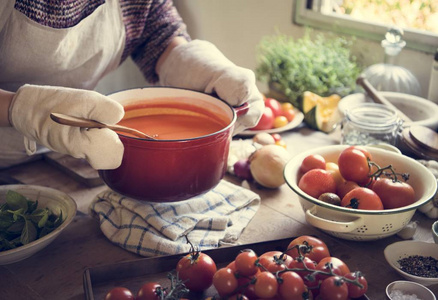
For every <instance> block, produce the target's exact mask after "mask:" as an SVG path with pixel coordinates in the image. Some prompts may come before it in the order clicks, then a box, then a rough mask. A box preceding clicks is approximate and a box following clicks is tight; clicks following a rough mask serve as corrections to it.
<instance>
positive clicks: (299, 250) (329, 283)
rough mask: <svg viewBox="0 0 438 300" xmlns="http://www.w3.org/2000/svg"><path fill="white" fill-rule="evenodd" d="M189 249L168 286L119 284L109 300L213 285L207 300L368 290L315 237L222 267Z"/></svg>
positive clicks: (179, 295) (350, 294) (143, 299)
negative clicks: (133, 288) (213, 292)
mask: <svg viewBox="0 0 438 300" xmlns="http://www.w3.org/2000/svg"><path fill="white" fill-rule="evenodd" d="M191 249H192V250H191V252H190V253H189V254H188V255H186V256H184V257H182V258H181V259H180V260H179V262H178V264H177V266H176V274H177V275H173V274H172V273H169V279H171V286H170V288H164V287H162V286H161V285H160V284H158V283H156V282H147V283H145V284H143V285H142V286H141V288H140V289H139V290H138V292H137V295H136V296H134V295H133V293H132V292H131V291H130V290H128V289H127V288H124V287H116V288H114V289H112V290H111V291H109V293H108V294H107V295H106V298H105V300H175V299H185V298H184V297H187V295H188V293H189V291H190V292H195V293H198V295H202V293H203V292H204V291H205V290H207V289H208V288H210V287H211V286H214V288H215V289H216V291H217V295H216V296H214V297H209V298H207V299H206V300H213V299H218V300H219V299H236V300H237V299H238V300H252V299H278V300H282V299H285V300H286V299H288V300H295V299H297V300H301V299H320V300H333V299H337V300H343V299H351V298H359V297H361V296H362V295H364V294H365V293H366V291H367V289H368V283H367V280H366V279H365V277H364V276H363V275H362V274H361V273H360V272H358V271H357V272H351V271H350V269H349V267H348V266H347V264H346V263H344V262H343V261H342V260H340V259H339V258H336V257H333V256H331V255H330V251H329V249H328V247H327V245H326V244H325V243H324V242H323V241H322V240H320V239H318V238H316V237H313V236H307V235H303V236H300V237H297V238H295V239H293V240H292V241H291V242H290V243H289V245H288V247H287V249H286V250H285V251H283V252H282V251H277V250H270V251H266V252H264V253H262V254H261V255H257V254H256V253H255V252H254V251H253V250H251V249H246V250H243V251H241V252H239V253H238V254H237V255H236V257H235V258H234V260H233V261H231V262H230V263H228V265H226V266H225V267H222V268H219V269H217V267H216V264H215V262H214V261H213V260H212V259H211V257H210V256H208V255H207V254H205V253H202V252H200V251H197V250H195V249H194V248H193V246H192V248H191Z"/></svg>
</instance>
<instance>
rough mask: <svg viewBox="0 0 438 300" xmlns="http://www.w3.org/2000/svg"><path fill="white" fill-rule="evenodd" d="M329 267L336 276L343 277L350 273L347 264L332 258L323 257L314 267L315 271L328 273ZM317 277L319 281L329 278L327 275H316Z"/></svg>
mask: <svg viewBox="0 0 438 300" xmlns="http://www.w3.org/2000/svg"><path fill="white" fill-rule="evenodd" d="M329 266H331V268H332V271H333V273H334V274H336V275H338V276H344V275H345V274H348V273H350V268H348V266H347V264H346V263H345V262H343V261H342V260H340V259H339V258H337V257H334V256H329V257H324V258H323V259H321V260H320V262H319V263H318V264H317V265H316V270H319V271H323V272H329V271H330V267H329ZM317 277H318V278H320V279H324V278H327V277H329V275H325V274H318V275H317Z"/></svg>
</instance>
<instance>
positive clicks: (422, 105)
mask: <svg viewBox="0 0 438 300" xmlns="http://www.w3.org/2000/svg"><path fill="white" fill-rule="evenodd" d="M379 94H381V95H382V96H384V97H385V98H386V99H387V100H388V101H389V102H391V103H392V104H393V105H394V106H396V107H397V108H398V109H399V110H401V111H402V112H403V113H405V114H406V115H407V116H408V117H409V118H411V120H412V121H413V122H412V123H410V124H409V123H406V124H404V125H405V126H410V125H420V126H425V127H429V128H431V129H433V130H436V129H438V118H437V117H436V116H437V115H438V105H437V104H435V103H434V102H432V101H430V100H427V99H425V98H421V97H417V96H413V95H408V94H403V93H395V92H379ZM365 102H372V101H371V99H370V98H369V97H367V96H366V95H365V94H362V93H356V94H351V95H348V96H346V97H344V98H342V99H341V101H339V104H338V109H339V112H340V114H341V115H343V116H345V112H346V111H347V110H348V109H350V108H352V107H355V106H357V105H359V104H362V103H365Z"/></svg>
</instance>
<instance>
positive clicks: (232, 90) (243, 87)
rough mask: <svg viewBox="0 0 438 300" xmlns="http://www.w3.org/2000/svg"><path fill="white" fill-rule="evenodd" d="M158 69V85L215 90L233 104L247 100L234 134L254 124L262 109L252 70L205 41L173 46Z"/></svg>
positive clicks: (210, 91) (208, 91)
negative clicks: (246, 107)
mask: <svg viewBox="0 0 438 300" xmlns="http://www.w3.org/2000/svg"><path fill="white" fill-rule="evenodd" d="M158 72H159V74H158V76H159V78H160V84H161V85H164V86H173V87H180V88H186V89H191V90H197V91H202V92H205V93H207V94H211V93H216V94H217V95H218V97H219V98H220V99H222V100H224V101H226V102H227V103H229V104H230V105H232V106H240V105H242V104H244V103H245V102H248V104H249V111H248V112H247V113H246V114H244V115H242V116H240V117H239V118H238V120H237V124H236V126H235V129H234V134H236V133H239V132H241V131H243V130H244V129H246V128H251V127H254V126H255V125H256V124H257V122H258V121H259V119H260V117H261V115H262V113H263V109H264V102H263V96H262V94H261V93H260V92H259V90H258V88H257V86H256V79H255V75H254V72H253V71H251V70H249V69H245V68H242V67H238V66H236V65H235V64H234V63H232V62H231V61H230V60H228V59H227V58H226V57H225V56H224V55H223V54H222V53H221V52H220V51H219V49H217V48H216V46H214V45H213V44H211V43H209V42H207V41H201V40H193V41H191V42H188V43H186V44H182V45H178V46H176V47H175V48H174V49H172V51H171V52H170V54H169V56H168V57H167V59H166V60H165V61H164V62H163V64H162V65H161V67H160V69H159V70H158Z"/></svg>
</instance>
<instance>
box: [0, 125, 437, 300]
mask: <svg viewBox="0 0 438 300" xmlns="http://www.w3.org/2000/svg"><path fill="white" fill-rule="evenodd" d="M282 136H283V139H284V140H285V141H286V143H287V147H288V151H290V152H291V153H292V154H295V153H299V152H301V151H303V150H306V149H310V148H312V147H316V146H323V145H328V144H337V143H338V139H337V138H336V135H334V136H331V135H326V134H323V133H317V132H313V131H311V130H309V129H307V128H305V127H303V128H299V129H296V130H294V131H291V132H288V133H284V134H282ZM2 174H3V175H7V176H11V177H13V178H14V179H16V180H19V181H21V182H22V183H24V184H35V185H42V186H47V187H51V188H55V189H58V190H60V191H63V192H65V193H67V194H69V195H70V196H71V197H72V198H73V199H75V201H76V202H77V204H78V213H77V215H76V217H75V219H74V221H73V222H72V223H71V224H70V225H69V226H68V227H67V228H66V229H65V231H64V232H63V233H62V234H61V235H60V236H59V237H58V238H57V239H56V240H55V241H54V242H53V243H52V244H50V245H49V246H48V247H47V248H45V249H43V250H42V251H40V252H38V253H37V254H35V255H34V256H32V257H30V258H28V259H25V260H23V261H21V262H17V263H13V264H9V265H3V266H0V274H1V275H0V276H1V277H0V299H17V300H19V299H56V300H59V299H84V288H83V274H84V271H85V269H87V268H90V267H95V266H99V265H104V264H111V263H117V262H122V261H129V260H133V259H139V258H141V257H140V256H138V255H136V254H134V253H131V252H128V251H126V250H124V249H122V248H120V247H118V246H116V245H114V244H112V243H111V242H110V241H109V240H108V239H107V238H106V237H105V236H104V235H103V234H102V232H101V230H100V228H99V222H98V220H97V219H94V218H93V217H91V216H90V215H89V214H88V205H89V204H90V203H91V201H92V199H93V198H94V196H95V195H97V194H98V193H99V192H101V191H103V190H105V189H107V187H106V186H104V185H98V186H95V187H88V186H86V185H85V184H84V183H82V182H80V181H78V180H75V179H74V178H72V176H71V175H69V174H67V173H66V172H63V171H62V170H60V169H58V168H56V167H54V166H53V165H52V164H50V163H48V162H47V161H46V160H38V161H35V162H32V163H27V164H24V165H20V166H17V167H14V168H11V169H7V170H4V171H1V172H0V175H2ZM226 180H229V181H231V182H233V183H236V184H240V181H239V180H237V179H236V178H235V177H232V176H226ZM250 188H251V189H252V190H253V191H255V192H256V193H258V194H259V195H260V196H261V199H262V202H261V206H260V208H259V210H258V211H257V213H256V215H255V217H254V218H253V219H252V220H251V222H250V223H249V224H248V226H247V227H246V228H245V230H244V231H243V232H242V235H241V236H240V238H239V241H238V242H239V243H240V244H249V243H255V242H261V241H266V240H275V239H282V238H288V237H294V236H300V235H304V234H310V235H315V236H318V237H319V238H321V239H322V240H323V241H325V242H326V244H327V245H328V247H329V249H330V251H331V253H332V255H333V256H336V257H339V258H340V259H342V260H344V261H345V262H346V263H347V264H348V265H349V267H350V269H351V270H360V271H361V272H362V273H364V274H365V276H366V278H367V280H368V284H369V290H368V292H367V295H368V297H369V298H370V299H386V296H385V288H386V286H387V285H388V284H389V283H390V282H392V281H395V280H402V279H403V278H402V277H400V276H399V275H398V274H397V273H396V272H395V271H394V270H393V269H392V268H391V267H390V266H389V265H388V264H387V262H386V260H385V258H384V255H383V250H384V248H385V247H386V246H387V245H389V244H391V243H393V242H397V241H401V240H402V239H401V238H399V237H398V236H396V235H395V236H391V237H388V238H385V239H382V240H377V241H368V242H362V241H348V240H343V239H339V238H335V237H333V236H330V235H327V234H325V233H324V232H322V231H320V230H318V229H316V228H314V227H312V226H310V225H308V224H307V223H306V220H305V217H304V213H303V211H302V209H301V206H300V204H299V202H298V198H297V196H296V194H295V193H294V192H293V191H292V190H291V189H290V188H289V187H288V186H287V185H283V186H282V187H280V188H279V189H274V190H270V189H260V188H258V187H256V186H251V187H250ZM413 220H416V221H418V222H419V223H418V228H417V231H416V233H415V235H414V237H413V239H414V240H419V241H426V242H433V237H432V233H431V225H432V223H433V220H432V219H429V218H427V217H426V216H425V215H424V214H422V213H420V212H416V213H415V215H414V217H413ZM430 288H431V289H432V290H433V291H434V292H435V293H436V294H437V293H438V286H437V285H436V286H432V287H430Z"/></svg>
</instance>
